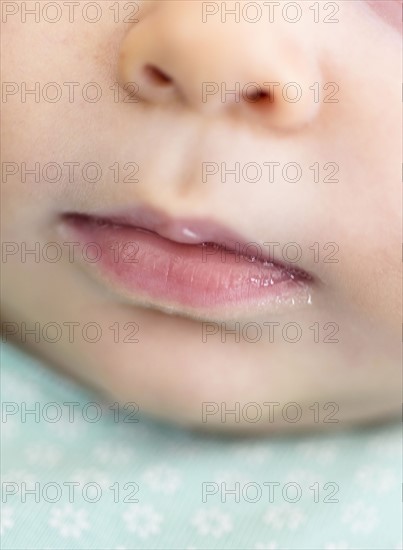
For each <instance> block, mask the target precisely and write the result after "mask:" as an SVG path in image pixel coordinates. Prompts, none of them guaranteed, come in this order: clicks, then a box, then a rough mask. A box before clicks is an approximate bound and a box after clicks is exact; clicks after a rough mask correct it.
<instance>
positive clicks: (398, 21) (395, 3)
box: [367, 0, 402, 30]
mask: <svg viewBox="0 0 403 550" xmlns="http://www.w3.org/2000/svg"><path fill="white" fill-rule="evenodd" d="M367 3H368V5H369V6H370V7H371V8H372V9H373V10H374V11H375V12H376V13H377V14H378V15H379V16H380V17H381V18H382V19H383V20H384V21H386V22H387V23H389V24H390V25H392V26H393V27H395V28H397V29H399V30H401V29H402V0H367Z"/></svg>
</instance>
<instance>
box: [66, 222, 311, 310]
mask: <svg viewBox="0 0 403 550" xmlns="http://www.w3.org/2000/svg"><path fill="white" fill-rule="evenodd" d="M62 221H63V226H64V227H65V228H66V229H67V231H68V234H69V235H70V236H72V237H74V239H75V240H76V241H77V240H78V241H79V243H80V245H82V246H83V247H86V246H89V245H90V243H96V246H97V248H98V250H99V251H100V254H99V256H100V257H99V261H97V262H84V264H85V263H87V264H88V265H87V266H86V267H88V269H90V270H91V271H92V272H93V273H95V276H96V277H97V278H98V279H100V280H101V281H102V282H103V283H106V284H107V285H108V286H111V287H112V288H113V289H115V290H116V291H117V292H119V294H121V295H124V296H125V297H126V299H128V300H129V301H133V302H142V303H147V304H149V305H154V306H156V307H160V308H162V309H164V308H166V309H169V310H171V309H174V310H179V313H180V312H183V313H184V314H186V313H188V314H192V313H194V314H196V315H198V312H199V313H200V311H201V312H203V313H202V314H201V315H203V316H206V314H207V316H208V317H211V315H210V316H209V315H208V313H211V312H214V311H215V312H218V311H221V313H222V312H224V316H225V312H227V313H230V312H233V313H234V312H239V313H241V312H242V310H244V309H245V308H249V309H250V308H251V307H252V309H255V310H256V309H259V310H261V309H262V308H268V309H270V311H279V310H282V309H284V308H288V307H293V306H295V305H303V304H310V303H311V287H312V283H313V278H312V277H311V275H309V274H308V273H306V272H305V271H303V270H300V269H298V268H295V266H292V267H290V266H285V265H282V264H281V263H279V262H277V261H276V260H274V261H273V259H272V258H268V257H264V256H262V257H257V256H251V255H244V254H242V252H241V250H242V247H239V246H238V249H237V245H239V244H241V243H244V242H245V240H242V239H238V238H237V236H236V235H235V234H234V233H233V232H231V231H229V230H227V229H226V228H223V227H222V226H220V225H218V224H215V223H213V222H211V221H201V220H178V219H175V220H171V219H169V218H168V217H165V216H158V214H154V213H151V214H149V213H144V212H142V213H140V214H138V213H137V214H129V215H99V214H97V215H89V214H76V213H73V214H70V213H69V214H65V215H63V216H62ZM64 233H65V232H64ZM65 234H66V233H65ZM128 244H129V245H131V249H130V247H128ZM81 263H83V262H81Z"/></svg>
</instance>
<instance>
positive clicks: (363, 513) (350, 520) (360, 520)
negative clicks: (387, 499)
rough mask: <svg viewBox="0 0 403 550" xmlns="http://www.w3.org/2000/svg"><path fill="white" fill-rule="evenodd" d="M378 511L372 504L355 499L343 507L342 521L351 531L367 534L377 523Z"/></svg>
mask: <svg viewBox="0 0 403 550" xmlns="http://www.w3.org/2000/svg"><path fill="white" fill-rule="evenodd" d="M378 521H379V520H378V511H377V509H376V508H375V507H374V506H369V505H368V504H366V503H365V502H362V501H356V502H353V503H352V504H350V505H349V506H347V508H346V509H345V511H344V513H343V516H342V522H343V523H347V525H350V529H351V531H352V532H353V533H360V534H365V535H367V534H369V533H371V532H372V531H373V530H374V529H375V527H376V526H377V525H378Z"/></svg>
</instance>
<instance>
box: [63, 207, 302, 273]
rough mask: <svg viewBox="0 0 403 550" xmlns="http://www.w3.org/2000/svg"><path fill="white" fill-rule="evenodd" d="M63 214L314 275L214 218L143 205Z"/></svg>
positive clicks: (67, 216) (70, 217) (66, 216)
mask: <svg viewBox="0 0 403 550" xmlns="http://www.w3.org/2000/svg"><path fill="white" fill-rule="evenodd" d="M63 217H64V218H65V219H66V220H68V219H72V218H73V219H74V218H76V219H77V218H80V219H86V220H88V221H91V222H94V223H100V224H110V225H117V226H125V227H132V228H134V229H138V230H143V231H148V232H151V233H154V234H156V235H159V236H160V237H162V238H165V239H168V240H170V241H173V242H177V243H182V244H188V245H203V244H209V245H215V246H218V247H220V248H224V249H225V250H227V251H228V252H231V251H232V252H234V253H237V254H239V255H240V256H243V257H244V258H249V259H251V260H254V261H262V262H271V263H274V264H277V265H278V266H281V267H283V268H285V269H287V270H289V271H293V272H295V273H298V274H299V275H300V276H301V277H302V278H304V279H308V280H309V279H311V280H312V279H313V276H312V275H311V274H310V273H308V272H307V271H306V270H305V269H303V268H302V267H301V266H299V265H298V264H296V263H294V264H290V263H287V262H286V261H284V259H283V258H278V257H276V255H275V251H274V254H272V255H271V254H270V252H269V251H268V250H267V249H266V247H265V245H264V243H259V241H257V240H248V239H245V238H244V237H242V236H241V235H239V234H237V233H236V231H233V230H231V229H229V228H227V227H225V226H224V225H222V224H220V223H217V222H215V221H214V220H211V219H200V218H193V219H190V218H180V217H172V216H170V215H168V214H166V213H165V212H162V211H160V210H156V209H151V208H144V207H141V208H131V209H130V210H125V211H121V212H115V213H110V212H96V213H87V212H86V213H66V214H64V216H63Z"/></svg>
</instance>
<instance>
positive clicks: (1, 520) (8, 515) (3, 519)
mask: <svg viewBox="0 0 403 550" xmlns="http://www.w3.org/2000/svg"><path fill="white" fill-rule="evenodd" d="M13 516H14V510H13V508H10V506H2V507H1V514H0V534H1V535H4V532H5V531H6V530H7V529H11V528H12V527H13V526H14V517H13Z"/></svg>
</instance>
